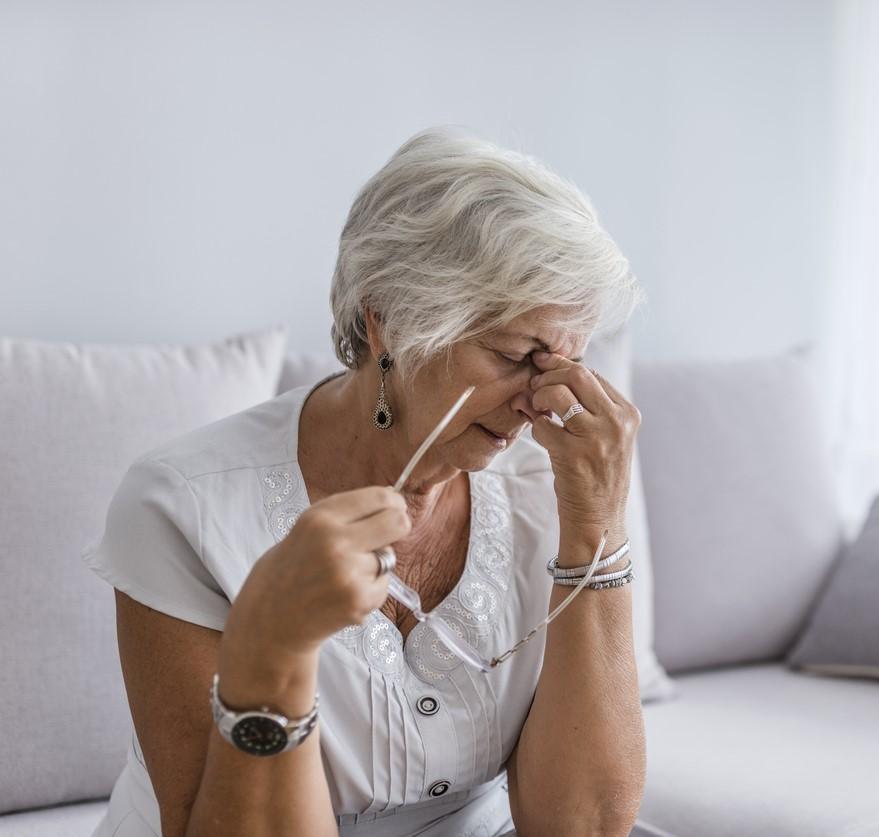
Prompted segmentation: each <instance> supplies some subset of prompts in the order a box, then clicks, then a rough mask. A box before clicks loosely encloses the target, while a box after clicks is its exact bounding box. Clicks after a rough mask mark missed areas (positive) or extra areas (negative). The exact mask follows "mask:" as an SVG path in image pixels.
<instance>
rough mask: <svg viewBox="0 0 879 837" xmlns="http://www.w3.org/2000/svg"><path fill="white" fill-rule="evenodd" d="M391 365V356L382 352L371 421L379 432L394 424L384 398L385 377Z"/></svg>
mask: <svg viewBox="0 0 879 837" xmlns="http://www.w3.org/2000/svg"><path fill="white" fill-rule="evenodd" d="M392 365H393V361H392V360H391V356H390V355H389V354H388V353H387V352H382V353H381V355H380V357H379V359H378V368H379V370H381V376H382V380H381V387H380V389H379V393H378V403H377V404H376V405H375V409H374V410H373V411H372V421H373V423H374V424H375V426H376V427H377V428H378V429H379V430H387V429H388V428H389V427H390V426H391V425H392V424H393V423H394V414H393V413H392V412H391V405H390V404H388V400H387V398H385V375H386V374H387V371H388V370H389V369H390V368H391V366H392Z"/></svg>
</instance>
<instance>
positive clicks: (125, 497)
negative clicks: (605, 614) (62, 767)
mask: <svg viewBox="0 0 879 837" xmlns="http://www.w3.org/2000/svg"><path fill="white" fill-rule="evenodd" d="M336 374H341V373H336ZM330 377H333V376H332V375H331V376H328V378H324V379H323V380H322V381H319V382H318V383H316V384H313V385H306V386H300V387H297V388H295V389H292V390H288V391H287V392H285V393H283V394H281V395H279V396H277V397H275V398H272V399H270V400H268V401H265V402H263V403H261V404H258V405H256V406H254V407H251V408H249V409H247V410H244V411H242V412H239V413H236V414H234V415H231V416H228V417H226V418H224V419H221V420H219V421H216V422H213V423H212V424H208V425H205V426H203V427H200V428H198V429H196V430H194V431H191V432H190V433H187V434H185V435H183V436H179V437H177V438H175V439H173V440H171V441H169V442H167V443H165V444H163V445H161V446H159V447H157V448H154V449H152V450H151V451H149V452H147V453H146V454H144V455H143V456H141V457H139V458H138V459H136V460H135V461H134V462H133V463H132V465H131V466H130V467H129V469H128V471H127V472H126V474H125V476H124V477H123V479H122V482H121V484H120V485H119V487H118V488H117V490H116V493H115V495H114V496H113V499H112V501H111V503H110V506H109V509H108V512H107V519H106V527H105V531H104V533H103V536H102V538H101V539H100V542H99V543H98V544H97V545H95V546H94V547H92V548H91V549H90V550H86V551H85V552H84V553H83V560H84V561H85V562H86V563H87V564H88V566H89V567H90V568H91V569H92V570H94V572H96V573H97V574H98V575H99V576H100V577H101V578H103V579H105V580H106V581H108V582H109V583H110V584H111V585H113V586H114V587H117V588H118V589H120V590H122V591H123V592H125V593H127V594H128V595H129V596H131V597H132V598H134V599H136V600H137V601H139V602H142V603H143V604H145V605H148V606H149V607H151V608H153V609H155V610H159V611H162V612H164V613H168V614H170V615H171V616H175V617H177V618H178V619H184V620H186V621H188V622H193V623H195V624H198V625H204V626H206V627H209V628H213V629H215V630H217V631H222V630H223V628H224V625H225V622H226V617H227V615H228V613H229V609H230V608H231V603H232V602H233V601H234V600H235V596H236V594H237V592H238V590H239V589H240V588H241V585H242V584H243V583H244V581H245V579H246V578H247V575H248V573H249V571H250V569H251V567H252V566H253V564H254V563H255V562H256V560H257V559H258V558H259V557H260V556H261V555H263V554H264V553H265V551H266V550H267V549H269V548H270V547H271V546H272V545H273V544H274V543H275V542H277V541H279V540H281V539H282V538H283V537H284V536H285V535H286V534H287V533H288V532H289V531H290V528H291V526H292V525H293V524H294V523H295V522H296V519H297V518H298V516H299V514H300V513H301V512H302V511H303V509H305V508H306V507H307V506H308V505H309V499H308V495H307V493H306V486H305V484H304V481H303V477H302V472H301V471H300V469H299V467H298V464H297V449H298V434H299V416H300V413H301V409H302V405H303V403H304V401H305V399H306V398H307V397H308V395H309V394H310V393H311V391H312V390H313V389H315V388H316V387H317V386H319V385H320V384H321V383H323V381H325V380H328V379H329V378H330ZM379 443H380V440H379ZM342 462H343V455H342V454H341V452H340V467H343V465H342ZM469 479H470V503H471V507H470V515H471V516H470V542H469V546H468V552H467V558H466V563H465V567H464V570H463V573H462V575H461V577H460V579H459V580H458V582H457V584H456V585H455V587H454V589H453V590H452V592H451V593H449V595H448V596H447V597H446V598H445V599H444V600H443V601H442V602H441V603H440V604H439V605H438V609H439V611H440V612H441V613H442V615H443V618H444V619H446V620H447V621H448V622H449V623H450V624H451V625H452V627H454V628H455V629H456V630H457V631H458V632H459V633H461V635H462V636H464V637H465V638H466V639H467V640H468V641H469V642H470V643H471V644H473V645H474V646H475V647H476V648H477V649H478V650H479V651H480V653H482V654H483V655H485V656H487V657H489V658H490V657H492V656H494V655H498V654H500V653H502V652H504V651H506V650H507V649H508V648H510V647H511V646H512V645H514V644H515V643H516V641H517V640H519V639H520V638H521V637H522V636H524V635H525V634H526V633H527V632H528V631H529V630H530V629H531V628H532V627H533V626H534V625H536V624H537V623H538V622H540V621H541V620H542V619H543V618H544V617H545V616H546V614H547V609H548V605H549V596H550V592H551V589H552V579H551V578H550V576H549V575H548V574H547V572H546V569H545V565H546V562H547V560H548V559H549V558H551V557H552V556H553V554H554V553H555V551H556V550H557V548H558V516H557V508H556V501H555V494H554V491H553V476H552V471H551V468H550V463H549V457H548V455H547V453H546V451H545V450H544V449H543V448H542V447H540V446H539V445H538V444H537V443H536V442H535V441H534V440H533V439H532V438H531V437H530V434H528V433H525V434H524V435H523V436H521V437H520V438H519V439H518V440H517V441H516V442H515V443H514V444H513V445H512V446H511V448H510V449H508V450H506V451H504V452H502V453H500V454H497V455H496V456H495V458H494V459H493V460H492V462H491V464H490V465H489V466H488V467H487V468H485V469H483V470H481V471H472V472H470V473H469ZM423 560H425V561H430V560H434V558H433V557H432V556H430V555H425V556H423ZM545 637H546V630H545V629H543V630H541V631H540V632H538V634H537V635H535V636H534V637H533V638H532V639H531V640H530V641H529V642H527V643H526V644H525V645H524V646H522V647H521V648H520V649H519V650H518V651H517V652H516V653H515V654H513V656H512V657H510V658H509V659H507V660H506V661H505V662H503V663H501V664H500V665H499V666H498V667H497V668H495V669H494V670H492V671H491V672H490V673H488V674H484V673H482V672H479V671H476V670H475V669H473V668H471V667H470V666H469V665H468V664H466V663H463V662H462V661H461V660H460V659H459V658H457V657H456V656H455V655H453V654H451V653H450V652H449V651H448V650H447V649H446V648H445V646H444V645H443V644H442V643H441V642H440V641H439V640H438V639H437V637H436V635H435V634H434V633H433V631H432V630H431V629H430V628H429V627H427V626H426V625H424V623H418V624H417V625H416V626H415V627H414V628H413V629H412V631H411V632H410V633H409V634H408V636H407V637H406V640H405V642H403V641H402V634H401V633H400V631H399V630H398V628H397V626H396V625H395V624H394V623H393V622H392V621H390V620H389V619H388V618H387V617H386V616H385V615H384V614H383V613H382V612H381V611H380V610H374V611H372V613H370V615H369V617H368V618H367V620H366V621H365V623H364V624H363V625H352V626H349V627H346V628H344V629H342V630H340V631H339V632H338V633H336V634H334V635H333V636H331V637H329V638H328V639H327V640H326V641H325V642H324V643H323V645H322V646H321V650H320V656H319V668H318V689H319V691H320V696H321V702H320V714H319V726H318V729H319V730H320V748H321V755H322V760H323V765H324V769H325V773H326V778H327V782H328V784H329V789H330V795H331V799H332V803H333V808H334V810H335V812H336V815H337V822H338V825H339V832H340V834H341V835H343V837H346V836H347V835H354V834H356V835H359V837H371V836H372V835H382V837H404V835H407V836H408V835H412V834H416V833H417V834H419V835H424V836H425V837H439V835H456V837H457V836H458V835H471V837H477V836H478V837H498V836H499V835H504V834H512V833H514V831H513V830H512V829H513V823H512V819H511V817H510V808H509V797H508V793H507V781H506V771H505V770H504V769H503V765H504V763H505V761H506V760H507V758H508V757H509V755H510V753H511V751H512V749H513V747H514V745H515V744H516V741H517V740H518V738H519V733H520V731H521V729H522V726H523V724H524V723H525V720H526V718H527V715H528V710H529V709H530V706H531V702H532V699H533V696H534V692H535V689H536V686H537V680H538V676H539V674H540V669H541V665H542V662H543V653H544V648H545ZM209 687H210V684H208V683H205V711H209V697H208V694H209V692H208V690H209ZM168 699H169V700H173V695H169V696H168ZM160 834H161V828H160V818H159V808H158V803H157V801H156V798H155V794H154V792H153V789H152V785H151V782H150V778H149V775H148V773H147V771H146V767H145V764H144V759H143V753H142V751H141V748H140V745H139V742H138V740H137V736H136V733H134V731H132V736H131V743H130V746H129V750H128V758H127V764H126V765H125V767H124V769H123V770H122V773H121V774H120V776H119V777H118V779H117V781H116V784H115V785H114V788H113V793H112V796H111V798H110V804H109V809H108V812H107V815H106V816H105V818H104V819H103V821H102V822H101V824H100V825H99V826H98V829H97V831H96V832H95V835H94V837H111V836H112V837H150V835H156V837H158V835H160Z"/></svg>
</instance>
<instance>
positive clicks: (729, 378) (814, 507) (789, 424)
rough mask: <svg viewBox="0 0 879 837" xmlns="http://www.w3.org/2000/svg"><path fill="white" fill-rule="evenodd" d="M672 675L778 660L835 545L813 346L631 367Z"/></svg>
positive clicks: (657, 595)
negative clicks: (735, 357) (773, 353)
mask: <svg viewBox="0 0 879 837" xmlns="http://www.w3.org/2000/svg"><path fill="white" fill-rule="evenodd" d="M634 394H635V403H636V404H637V405H638V408H639V409H640V411H641V416H642V423H641V428H640V431H639V441H640V453H641V467H642V476H643V480H644V491H645V497H646V500H647V518H648V521H649V526H650V543H651V551H652V556H653V568H654V606H655V648H656V653H657V656H658V657H659V660H660V662H661V663H662V664H663V665H664V666H665V668H666V670H667V671H668V672H669V673H676V672H680V671H684V670H689V669H696V668H703V667H710V666H722V665H731V664H736V663H747V662H759V661H768V660H779V659H780V658H781V657H782V656H783V655H784V653H785V652H786V650H787V649H788V648H789V646H790V645H791V643H792V642H793V641H794V639H795V637H796V636H797V633H798V631H799V629H800V627H801V625H802V623H803V621H804V619H805V617H806V614H807V613H808V611H809V610H810V608H811V606H812V603H813V601H814V600H815V598H816V596H817V594H818V593H819V591H820V588H821V584H822V582H823V581H824V579H825V576H826V574H827V572H828V569H829V567H830V565H831V563H832V562H833V559H834V556H835V555H836V553H837V550H838V549H839V547H840V545H841V544H842V543H843V540H844V535H843V524H842V514H841V511H840V507H839V503H838V498H837V495H836V492H835V489H834V479H833V471H832V461H831V455H830V450H829V440H828V439H827V437H826V432H825V430H826V428H825V427H824V424H823V422H822V420H821V418H820V416H819V413H820V411H819V403H818V398H819V395H820V380H818V379H817V371H816V364H815V353H814V347H812V346H810V345H807V346H803V347H798V348H796V349H793V350H790V351H788V352H786V353H784V354H781V355H778V356H773V357H762V358H755V359H749V360H741V361H725V362H714V363H708V362H698V363H696V362H689V363H645V362H636V363H635V365H634Z"/></svg>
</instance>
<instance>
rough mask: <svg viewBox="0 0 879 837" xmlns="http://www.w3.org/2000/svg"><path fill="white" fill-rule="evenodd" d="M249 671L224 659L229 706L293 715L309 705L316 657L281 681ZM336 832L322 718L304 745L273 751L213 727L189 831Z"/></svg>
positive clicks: (318, 836)
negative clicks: (243, 745) (260, 751)
mask: <svg viewBox="0 0 879 837" xmlns="http://www.w3.org/2000/svg"><path fill="white" fill-rule="evenodd" d="M246 672H247V669H246V668H245V667H243V666H242V667H240V668H237V667H236V666H234V665H233V664H232V663H231V662H229V661H227V660H223V661H221V663H220V667H219V675H220V696H221V698H222V700H223V702H224V703H225V704H227V705H228V706H229V707H230V708H231V709H238V710H244V709H250V708H254V707H259V706H261V705H263V704H265V705H268V706H270V707H271V708H272V709H275V708H277V709H278V710H280V711H281V712H283V713H284V714H287V715H289V716H295V717H299V716H302V715H305V714H306V713H307V712H309V711H310V710H311V707H312V704H313V702H314V695H315V689H316V685H317V661H316V659H315V660H314V662H313V664H308V665H304V666H303V667H302V669H301V670H300V671H299V672H297V676H296V677H295V678H291V679H290V680H289V681H288V682H286V683H284V684H283V685H282V686H281V685H277V684H276V683H275V682H274V681H272V682H264V683H262V684H260V683H259V682H256V681H254V680H253V679H252V678H251V677H249V676H248V675H247V673H246ZM338 833H339V831H338V828H337V827H336V818H335V814H334V812H333V808H332V804H331V801H330V793H329V787H328V785H327V780H326V775H325V774H324V769H323V764H322V761H321V756H320V721H318V724H317V726H316V727H315V728H314V730H313V731H312V732H311V734H310V735H309V736H308V738H306V739H305V741H303V742H302V744H300V745H299V746H298V747H294V748H293V749H292V750H290V751H288V752H286V753H278V754H277V755H274V756H252V755H249V754H248V753H245V752H242V751H241V750H238V749H237V748H236V747H235V746H234V745H233V744H231V743H229V742H228V741H226V740H225V739H224V738H223V737H222V736H221V735H220V733H219V731H218V730H217V728H216V726H213V727H212V729H211V736H210V741H209V744H208V752H207V759H206V762H205V767H204V770H203V773H202V778H201V784H200V785H199V789H198V794H197V796H196V798H195V802H194V804H193V807H192V811H191V813H190V817H189V822H188V825H187V829H186V835H185V837H208V835H209V836H210V837H224V835H229V837H232V836H233V835H236V837H237V835H242V834H246V835H248V837H275V835H278V834H308V835H315V837H338Z"/></svg>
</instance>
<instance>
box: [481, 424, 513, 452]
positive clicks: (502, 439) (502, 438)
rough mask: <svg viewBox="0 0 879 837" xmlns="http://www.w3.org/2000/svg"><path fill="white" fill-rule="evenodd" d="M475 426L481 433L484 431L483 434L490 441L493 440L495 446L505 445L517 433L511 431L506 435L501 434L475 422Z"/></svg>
mask: <svg viewBox="0 0 879 837" xmlns="http://www.w3.org/2000/svg"><path fill="white" fill-rule="evenodd" d="M476 426H477V427H478V428H479V429H480V430H482V431H483V433H485V435H486V436H487V437H488V438H489V439H490V440H491V441H493V442H494V443H495V445H496V446H497V447H506V446H507V445H508V444H509V443H510V442H512V441H513V440H514V439H515V438H516V436H517V435H518V434H517V433H513V434H511V435H507V434H504V435H501V434H498V433H495V432H494V431H493V430H489V429H488V428H487V427H483V426H482V425H481V424H477V425H476Z"/></svg>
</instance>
